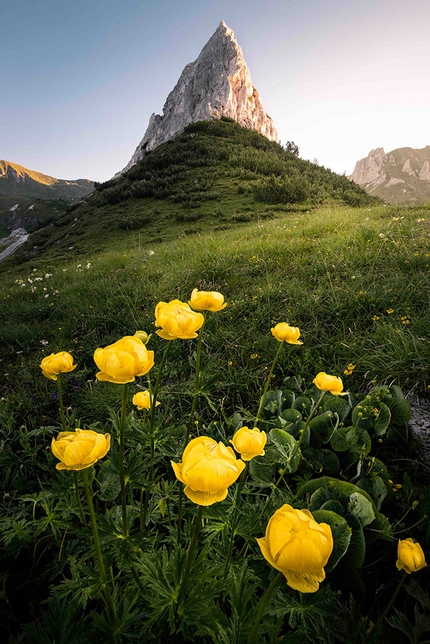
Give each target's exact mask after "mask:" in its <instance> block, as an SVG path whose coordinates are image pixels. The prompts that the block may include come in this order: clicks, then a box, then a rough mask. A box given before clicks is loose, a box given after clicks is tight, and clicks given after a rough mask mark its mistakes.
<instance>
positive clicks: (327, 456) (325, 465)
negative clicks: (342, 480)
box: [303, 449, 340, 475]
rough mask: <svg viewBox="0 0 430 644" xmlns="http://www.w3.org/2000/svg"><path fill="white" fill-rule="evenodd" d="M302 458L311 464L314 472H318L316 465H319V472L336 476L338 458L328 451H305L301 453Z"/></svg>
mask: <svg viewBox="0 0 430 644" xmlns="http://www.w3.org/2000/svg"><path fill="white" fill-rule="evenodd" d="M303 456H304V457H305V458H306V459H307V460H308V461H310V462H311V464H313V465H312V467H313V469H315V471H318V470H317V469H316V463H319V464H320V465H321V470H320V471H322V472H324V474H328V475H332V474H337V472H338V471H339V469H340V463H339V459H338V457H337V456H336V454H335V453H334V452H332V451H331V450H329V449H307V450H305V451H304V452H303Z"/></svg>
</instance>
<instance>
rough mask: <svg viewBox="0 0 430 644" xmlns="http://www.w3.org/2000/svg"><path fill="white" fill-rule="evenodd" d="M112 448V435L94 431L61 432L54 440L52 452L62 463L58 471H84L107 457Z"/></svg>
mask: <svg viewBox="0 0 430 644" xmlns="http://www.w3.org/2000/svg"><path fill="white" fill-rule="evenodd" d="M109 448H110V434H99V433H97V432H94V431H93V430H92V429H76V430H75V431H74V432H60V433H59V434H58V436H57V438H56V439H55V438H53V439H52V443H51V450H52V453H53V454H54V456H56V457H57V458H58V459H59V460H60V461H61V462H60V463H57V465H56V468H57V470H70V471H75V470H84V469H85V468H87V467H91V465H94V463H96V462H97V461H98V460H99V459H100V458H103V456H106V454H107V453H108V451H109Z"/></svg>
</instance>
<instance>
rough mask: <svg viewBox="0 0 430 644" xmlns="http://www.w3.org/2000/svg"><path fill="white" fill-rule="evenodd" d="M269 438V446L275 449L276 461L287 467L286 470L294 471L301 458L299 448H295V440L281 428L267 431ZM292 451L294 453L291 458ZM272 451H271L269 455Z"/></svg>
mask: <svg viewBox="0 0 430 644" xmlns="http://www.w3.org/2000/svg"><path fill="white" fill-rule="evenodd" d="M269 439H270V444H271V446H273V447H275V449H276V453H277V457H276V462H278V463H282V464H284V466H286V467H287V472H290V473H291V472H295V471H296V470H297V468H298V466H299V463H300V459H301V453H300V449H297V441H296V440H294V438H293V437H292V436H291V434H289V433H288V432H286V431H284V430H283V429H272V430H271V431H270V432H269ZM294 451H296V454H295V455H294V458H293V459H292V460H291V458H292V456H293V453H294ZM272 453H273V452H272V451H271V452H270V455H271V456H272Z"/></svg>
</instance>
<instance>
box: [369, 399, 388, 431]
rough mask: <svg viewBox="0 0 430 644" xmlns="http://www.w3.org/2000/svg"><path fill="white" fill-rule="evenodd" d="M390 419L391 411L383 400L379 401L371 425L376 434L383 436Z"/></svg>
mask: <svg viewBox="0 0 430 644" xmlns="http://www.w3.org/2000/svg"><path fill="white" fill-rule="evenodd" d="M390 420H391V412H390V410H389V408H388V407H387V405H384V403H383V402H381V403H379V414H378V416H377V418H376V420H375V423H374V425H373V431H374V432H375V434H376V436H383V435H384V434H385V432H386V431H387V429H388V426H389V424H390Z"/></svg>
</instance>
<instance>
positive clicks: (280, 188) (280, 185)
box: [254, 176, 310, 203]
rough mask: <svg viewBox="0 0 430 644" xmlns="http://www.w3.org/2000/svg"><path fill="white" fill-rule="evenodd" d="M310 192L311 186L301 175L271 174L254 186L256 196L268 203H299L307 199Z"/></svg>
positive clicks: (258, 199)
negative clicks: (277, 175)
mask: <svg viewBox="0 0 430 644" xmlns="http://www.w3.org/2000/svg"><path fill="white" fill-rule="evenodd" d="M309 194H310V186H309V184H308V183H307V181H306V180H305V179H302V178H301V177H287V178H277V177H275V176H271V177H269V178H268V179H264V180H263V181H261V182H260V183H259V184H258V185H257V186H255V187H254V197H255V198H256V199H257V201H265V202H266V203H298V202H300V201H305V199H307V198H308V197H309Z"/></svg>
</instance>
